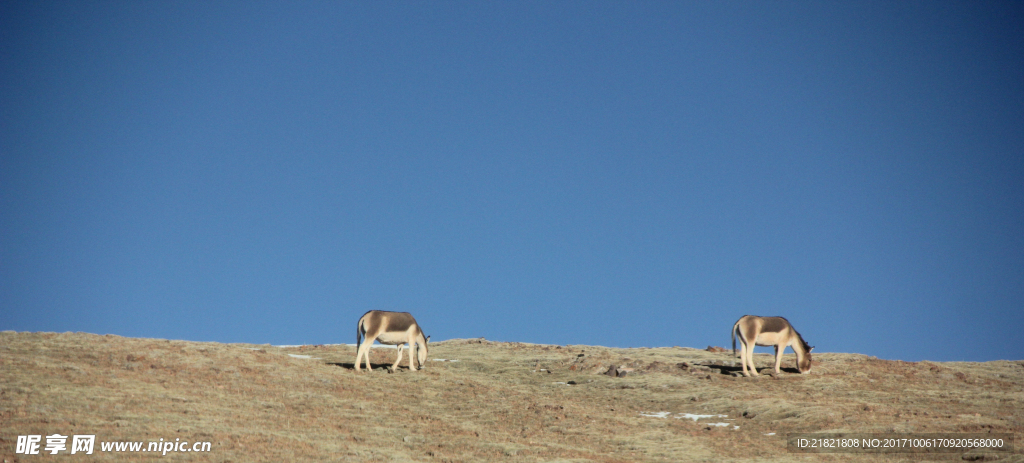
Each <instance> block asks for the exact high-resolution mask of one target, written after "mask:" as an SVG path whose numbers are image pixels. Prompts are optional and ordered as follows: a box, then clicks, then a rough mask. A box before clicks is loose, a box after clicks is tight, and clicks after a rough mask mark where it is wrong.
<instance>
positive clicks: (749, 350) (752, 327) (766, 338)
mask: <svg viewBox="0 0 1024 463" xmlns="http://www.w3.org/2000/svg"><path fill="white" fill-rule="evenodd" d="M737 332H738V333H739V335H740V344H741V346H740V347H741V348H742V350H741V351H740V363H742V364H743V374H744V375H745V376H750V375H754V376H758V374H757V367H755V366H754V345H755V344H756V345H758V346H775V374H779V373H780V372H779V367H780V366H782V354H783V353H785V351H786V346H790V347H792V348H793V352H796V363H797V369H798V370H800V373H808V372H810V371H811V350H813V349H814V347H812V346H809V345H807V342H806V341H804V338H803V337H801V336H800V333H797V332H796V330H795V329H793V325H790V324H789V320H786V319H785V318H782V317H758V316H754V315H744V316H743V317H741V318H740V319H739V320H737V321H736V324H734V325H732V355H736V333H737ZM748 364H749V365H750V370H751V371H750V373H747V365H748Z"/></svg>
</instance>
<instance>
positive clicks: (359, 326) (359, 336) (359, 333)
mask: <svg viewBox="0 0 1024 463" xmlns="http://www.w3.org/2000/svg"><path fill="white" fill-rule="evenodd" d="M362 344H363V319H362V318H360V319H359V321H358V322H356V352H359V346H361V345H362Z"/></svg>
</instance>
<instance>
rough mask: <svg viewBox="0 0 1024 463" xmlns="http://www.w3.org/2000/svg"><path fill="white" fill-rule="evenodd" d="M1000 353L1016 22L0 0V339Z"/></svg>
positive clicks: (1018, 345) (901, 8) (1020, 225)
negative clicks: (748, 325)
mask: <svg viewBox="0 0 1024 463" xmlns="http://www.w3.org/2000/svg"><path fill="white" fill-rule="evenodd" d="M371 309H385V310H401V311H410V312H413V313H414V314H415V315H416V316H417V318H418V319H419V321H420V323H421V324H422V325H423V327H424V328H425V330H426V331H427V334H430V335H431V336H432V337H433V339H435V340H439V339H449V338H461V337H480V336H483V337H486V338H487V339H492V340H500V341H521V342H535V343H552V344H591V345H605V346H617V347H637V346H673V345H676V346H688V347H700V348H703V347H706V346H708V345H719V346H728V343H729V328H730V327H731V326H732V324H733V322H735V321H736V319H738V318H739V317H740V316H742V315H744V314H760V315H783V316H786V317H787V318H789V319H790V321H791V322H792V323H793V324H794V325H795V326H796V328H797V329H798V330H800V332H801V333H803V335H804V337H805V338H806V339H807V340H808V341H809V342H810V344H812V345H815V346H816V347H817V350H818V351H826V352H857V353H864V354H868V355H875V356H878V357H881V358H890V359H903V360H911V361H916V360H922V359H928V360H993V359H1021V358H1024V334H1022V332H1021V329H1020V327H1021V326H1024V310H1022V309H1024V4H1021V3H1020V2H933V1H928V2H862V1H857V2H729V1H726V2H677V1H670V2H600V1H598V2H249V1H244V2H227V1H225V2H192V1H180V2H132V1H109V2H4V3H3V4H2V5H0V329H10V330H17V331H58V332H63V331H84V332H91V333H100V334H105V333H112V334H118V335H122V336H137V337H156V338H170V339H186V340H197V341H220V342H252V343H273V344H319V343H338V342H349V343H350V342H354V338H355V334H354V331H355V322H356V319H357V318H358V317H359V316H360V315H361V314H362V313H364V312H366V311H367V310H371Z"/></svg>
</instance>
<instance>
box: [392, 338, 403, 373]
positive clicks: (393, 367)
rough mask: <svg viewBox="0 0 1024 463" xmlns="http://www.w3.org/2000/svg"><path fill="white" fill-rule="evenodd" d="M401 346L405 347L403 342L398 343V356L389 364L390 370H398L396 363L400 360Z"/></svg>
mask: <svg viewBox="0 0 1024 463" xmlns="http://www.w3.org/2000/svg"><path fill="white" fill-rule="evenodd" d="M403 347H405V344H399V345H398V358H397V359H395V363H394V365H391V370H392V371H398V364H399V363H400V362H401V361H402V348H403Z"/></svg>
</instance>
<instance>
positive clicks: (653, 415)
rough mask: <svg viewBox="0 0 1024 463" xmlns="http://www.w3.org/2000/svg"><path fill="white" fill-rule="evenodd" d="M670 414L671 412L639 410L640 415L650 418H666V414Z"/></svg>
mask: <svg viewBox="0 0 1024 463" xmlns="http://www.w3.org/2000/svg"><path fill="white" fill-rule="evenodd" d="M671 414H672V412H658V413H644V412H640V416H646V417H650V418H668V416H669V415H671Z"/></svg>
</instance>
